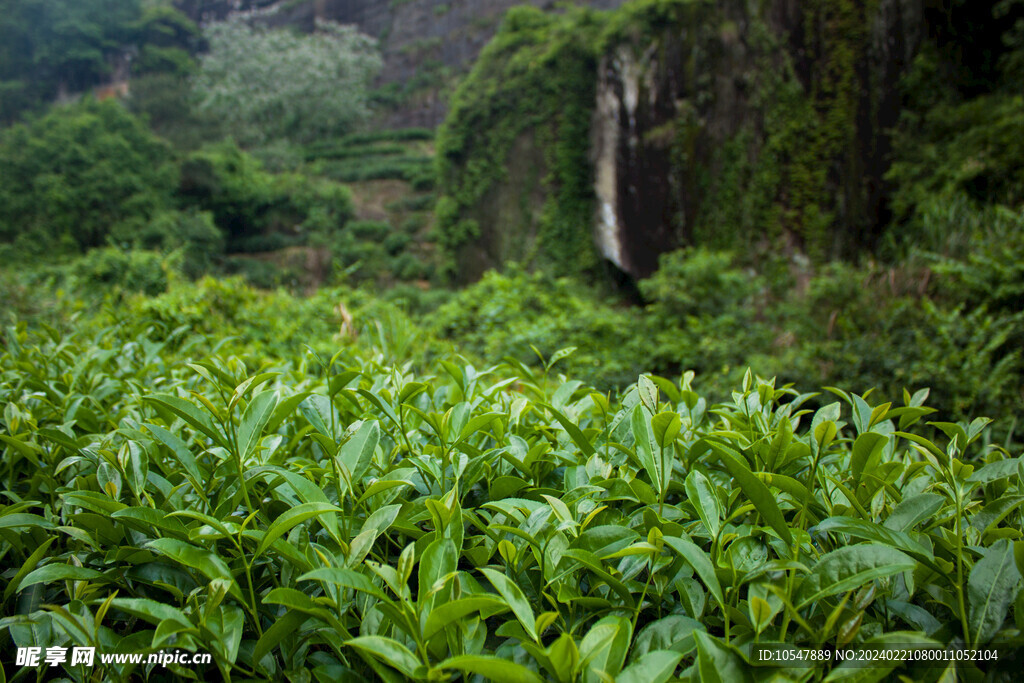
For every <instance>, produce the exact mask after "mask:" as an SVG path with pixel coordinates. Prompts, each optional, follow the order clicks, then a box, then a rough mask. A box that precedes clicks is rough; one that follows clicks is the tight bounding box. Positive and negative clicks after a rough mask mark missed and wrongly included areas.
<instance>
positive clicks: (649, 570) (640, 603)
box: [631, 555, 655, 633]
mask: <svg viewBox="0 0 1024 683" xmlns="http://www.w3.org/2000/svg"><path fill="white" fill-rule="evenodd" d="M649 561H650V563H651V565H650V567H648V568H647V582H646V583H644V590H643V592H641V593H640V600H639V601H638V602H637V604H636V612H635V613H634V614H633V628H632V630H631V632H632V633H636V624H637V622H638V621H639V620H640V612H642V611H643V609H644V600H646V599H647V589H648V588H649V587H650V585H651V579H653V578H654V571H655V570H654V556H653V555H652V556H651V558H650V560H649Z"/></svg>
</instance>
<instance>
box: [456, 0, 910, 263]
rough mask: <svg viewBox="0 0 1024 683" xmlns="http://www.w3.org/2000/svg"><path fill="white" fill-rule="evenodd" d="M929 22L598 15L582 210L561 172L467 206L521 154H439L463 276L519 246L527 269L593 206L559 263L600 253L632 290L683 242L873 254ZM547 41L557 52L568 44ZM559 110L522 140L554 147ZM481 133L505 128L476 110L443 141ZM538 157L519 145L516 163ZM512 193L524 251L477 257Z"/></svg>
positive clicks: (477, 73) (731, 1) (702, 13)
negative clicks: (478, 169) (492, 167)
mask: <svg viewBox="0 0 1024 683" xmlns="http://www.w3.org/2000/svg"><path fill="white" fill-rule="evenodd" d="M923 12H924V8H923V2H922V0H804V1H802V2H797V1H796V0H766V1H764V2H757V3H754V2H747V1H746V0H720V1H718V2H691V1H687V0H637V1H634V2H631V3H628V4H626V5H625V6H624V7H622V8H621V9H619V10H617V11H615V12H614V13H611V14H609V15H602V16H601V18H600V19H599V20H598V21H599V22H600V23H601V28H600V30H598V31H597V32H596V34H595V35H596V38H594V39H593V41H592V43H591V47H592V50H593V61H592V69H593V70H592V72H590V73H589V74H587V76H586V77H588V78H590V79H592V81H593V84H594V87H593V89H592V91H591V92H590V93H589V94H588V97H590V101H589V102H588V103H587V110H588V112H589V116H590V129H589V132H590V135H589V140H588V142H587V145H588V149H589V159H590V163H589V165H588V168H587V169H585V170H580V173H579V175H580V176H582V177H587V178H588V179H589V181H590V183H591V184H590V185H589V189H590V196H589V197H584V196H583V195H582V194H581V193H579V192H576V193H575V194H572V193H570V195H567V194H566V192H565V187H566V185H565V182H566V179H565V178H564V177H553V176H552V175H551V174H550V173H548V174H547V175H544V174H543V173H542V174H540V176H538V177H539V180H538V181H537V182H536V184H537V185H538V186H539V187H540V188H541V189H540V192H539V194H540V196H541V199H540V201H539V203H538V202H537V201H533V200H531V199H530V197H531V196H534V195H537V194H538V191H537V189H536V188H526V189H525V190H524V189H522V188H521V186H522V185H523V179H522V178H516V177H512V176H511V175H506V176H504V177H501V178H499V179H497V180H496V181H495V183H494V186H493V187H490V188H488V190H487V192H486V193H484V192H479V191H478V192H476V193H475V194H474V193H472V192H467V188H468V187H469V183H468V180H469V176H467V175H466V174H465V173H463V172H462V171H461V170H460V169H469V168H472V167H474V166H478V165H479V164H480V163H482V161H481V158H482V156H483V155H484V154H487V155H490V156H495V155H497V156H502V155H503V154H507V153H509V151H510V150H512V147H511V146H510V145H508V144H507V143H505V142H502V141H498V140H493V139H492V140H491V141H490V142H489V143H488V142H486V141H483V140H477V141H476V142H475V143H474V144H473V145H472V146H470V147H467V146H466V145H455V146H451V145H448V146H447V147H446V145H445V144H444V142H445V136H444V135H442V137H441V138H439V142H440V143H441V144H440V146H439V152H440V153H441V154H442V155H443V156H444V159H443V166H445V167H448V168H450V169H451V170H450V172H449V173H448V175H447V176H446V177H442V179H441V183H442V186H441V190H442V204H440V205H439V206H440V207H441V209H443V211H439V225H440V227H441V230H442V231H444V230H445V229H446V228H447V229H449V235H452V236H453V239H450V240H449V242H450V243H451V244H453V245H454V248H455V253H456V258H457V260H459V262H460V265H461V264H462V262H463V261H464V260H465V259H466V258H467V255H471V256H474V259H475V260H476V261H478V262H474V263H472V264H471V265H470V266H469V267H465V266H464V265H463V267H462V268H461V270H462V271H463V272H467V273H469V274H470V277H472V275H473V273H476V272H479V271H481V270H483V269H486V268H487V267H492V266H498V265H500V264H501V262H502V261H503V259H505V258H507V257H508V256H509V255H510V254H509V253H507V252H505V251H504V250H503V249H501V248H500V245H501V244H507V243H514V244H516V253H517V254H538V253H542V252H544V251H546V250H538V249H531V246H530V245H531V242H533V241H535V240H536V239H540V238H542V237H543V235H544V234H545V229H546V228H545V225H544V217H545V216H550V215H552V214H558V213H559V209H560V207H563V206H564V205H565V203H566V202H571V203H573V204H574V205H576V206H578V205H579V203H580V202H581V201H585V200H588V201H589V202H590V206H591V214H590V216H591V221H590V225H591V226H592V230H591V231H589V232H588V233H587V234H583V233H581V232H580V231H577V232H576V237H575V239H576V240H577V241H576V243H575V245H574V246H572V247H566V246H565V245H563V246H562V249H567V250H569V251H572V250H575V251H578V252H583V251H591V250H592V251H596V253H597V254H598V255H599V257H600V258H601V259H603V260H604V261H606V262H608V263H610V264H612V265H614V266H615V268H616V269H617V270H619V271H621V272H622V273H625V274H627V275H628V276H630V277H632V278H642V277H646V276H647V275H649V274H650V273H652V272H653V271H654V270H655V269H656V268H657V264H658V258H659V256H660V255H661V254H663V253H665V252H666V251H669V250H671V249H674V248H677V247H679V246H681V245H685V244H693V243H703V244H710V245H713V246H717V247H720V248H733V249H735V248H740V249H749V248H751V247H754V246H757V245H758V244H759V243H765V244H768V243H771V244H773V245H775V247H776V248H780V247H781V248H782V249H783V250H784V251H802V252H804V253H806V254H808V255H809V256H811V257H812V258H814V259H826V258H832V257H837V256H844V255H848V254H850V253H852V252H853V251H854V250H856V249H858V248H861V247H864V246H870V245H871V244H872V243H873V241H874V240H875V239H876V238H877V237H878V234H879V230H880V227H881V226H883V225H884V224H885V222H886V218H887V189H886V183H885V180H884V175H885V171H886V169H887V168H888V164H889V163H890V159H889V151H890V143H889V139H888V131H889V129H891V128H892V127H893V126H894V125H895V124H896V122H897V119H898V117H899V113H900V99H899V95H898V93H899V87H898V85H899V79H900V77H901V75H902V74H903V73H904V72H905V71H906V69H907V68H908V66H909V65H910V63H911V61H912V60H913V58H914V55H915V52H916V50H917V46H918V44H919V42H920V40H921V38H922V35H923V31H924V28H925V27H924V21H923ZM588 21H591V20H588ZM507 30H510V31H511V30H513V29H512V28H511V27H509V28H508V29H507ZM499 40H505V41H506V42H509V43H510V44H511V43H514V42H515V40H514V38H513V37H512V36H505V37H501V36H499ZM531 40H536V37H535V36H534V37H533V38H532V39H531ZM550 42H551V47H550V50H555V49H556V47H557V46H556V43H557V41H556V40H554V39H552V40H551V41H550ZM523 50H528V51H530V54H532V53H533V52H543V50H537V48H536V47H534V46H531V47H529V48H523ZM504 59H505V60H508V61H510V62H513V63H514V62H516V60H517V59H518V58H517V56H516V55H515V54H507V55H505V56H504ZM482 61H483V60H482ZM487 69H491V70H492V72H493V73H491V74H490V76H488V74H486V73H482V72H484V71H485V70H487ZM503 80H504V81H506V82H507V81H508V79H507V77H503V76H502V75H501V71H500V69H494V68H493V66H492V65H488V64H478V65H477V67H476V68H475V69H474V74H472V75H471V76H470V78H469V79H467V81H466V83H467V84H468V85H471V86H472V87H474V88H476V89H478V90H480V89H483V90H484V91H486V92H488V97H489V98H492V99H493V98H500V96H501V94H502V88H503V84H502V82H503ZM477 81H480V82H477ZM464 87H466V86H464ZM488 88H490V90H488ZM461 96H462V97H464V98H465V97H468V94H467V93H461ZM459 97H460V93H457V94H456V100H458V99H459ZM520 97H524V98H530V97H541V95H539V94H537V93H521V94H520ZM564 101H565V107H562V108H560V109H556V110H555V111H554V112H553V113H552V114H551V116H550V117H549V119H548V120H547V121H543V122H539V123H535V124H533V125H531V127H530V131H522V130H520V131H519V133H520V135H522V134H528V135H533V139H534V145H536V146H537V147H538V148H539V149H545V146H547V145H549V144H550V140H551V132H550V131H551V130H552V129H553V128H554V129H557V128H558V125H559V124H558V123H557V121H558V120H559V117H563V116H564V115H565V112H566V107H578V105H579V101H578V100H573V99H572V98H571V97H566V98H565V100H564ZM485 111H486V112H487V113H486V116H485V115H484V112H485ZM511 115H513V116H518V115H519V114H518V113H513V114H511ZM481 119H482V120H483V121H485V122H486V123H485V127H484V128H480V129H478V130H477V134H478V136H479V137H487V136H488V135H490V134H491V133H490V131H491V130H497V129H500V128H501V126H502V125H505V123H504V122H503V121H502V120H501V115H500V113H499V114H497V115H494V113H493V112H491V111H490V110H488V109H487V104H486V103H485V102H480V101H478V102H476V104H475V106H461V107H459V108H457V109H453V111H452V115H451V117H450V119H449V121H448V122H446V124H445V128H446V129H448V130H460V129H462V128H463V127H467V126H468V127H473V126H474V125H476V123H480V122H481ZM474 121H475V122H476V123H474ZM463 137H466V138H468V135H463ZM502 145H504V147H503V148H502V151H501V152H500V153H496V152H495V147H496V146H498V147H501V146H502ZM528 148H529V145H524V143H523V141H522V140H517V142H516V146H515V150H516V152H515V153H516V154H519V155H523V154H529V151H528ZM502 158H507V157H502ZM498 165H501V164H500V163H499V164H498ZM548 170H549V171H550V170H551V169H550V168H549V169H548ZM510 189H512V190H515V191H517V192H520V193H521V196H522V201H520V202H519V203H518V204H517V202H515V201H511V200H509V199H507V198H506V199H505V200H504V202H503V203H504V205H505V206H506V207H512V211H513V213H514V215H511V216H509V215H504V216H503V217H502V218H501V220H502V222H503V223H504V224H505V225H507V226H512V225H517V224H518V225H521V226H524V227H522V228H520V229H519V231H518V233H517V234H518V235H519V238H518V239H517V238H514V237H509V236H502V237H501V238H500V240H492V242H491V243H490V244H489V245H481V244H480V242H481V241H487V240H488V239H489V235H493V232H494V231H493V229H490V230H485V229H483V228H479V229H476V230H474V229H473V228H476V227H479V226H478V224H479V223H480V218H481V211H486V207H482V205H481V202H482V200H483V199H484V198H485V197H488V198H492V197H494V196H500V195H502V193H503V192H507V191H509V190H510ZM445 197H448V198H450V199H451V200H452V201H451V202H447V200H446V199H444V198H445ZM516 206H519V207H521V208H520V209H519V210H518V211H517V210H516V209H515V207H516ZM547 227H549V228H550V227H552V226H547ZM535 235H539V236H540V237H535ZM524 242H525V244H524ZM481 259H482V260H481ZM471 260H473V259H471ZM574 263H575V265H577V266H579V265H584V266H586V264H588V260H587V259H576V260H575V261H574ZM591 265H592V263H591ZM588 267H589V266H588ZM561 268H562V270H572V269H573V264H570V263H568V262H567V261H566V262H563V263H562V264H561ZM590 270H593V268H592V267H590Z"/></svg>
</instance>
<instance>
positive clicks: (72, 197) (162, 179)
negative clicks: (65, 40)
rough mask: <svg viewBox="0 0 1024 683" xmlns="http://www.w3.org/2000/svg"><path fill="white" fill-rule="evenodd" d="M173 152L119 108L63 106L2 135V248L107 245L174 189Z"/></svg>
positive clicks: (157, 206)
mask: <svg viewBox="0 0 1024 683" xmlns="http://www.w3.org/2000/svg"><path fill="white" fill-rule="evenodd" d="M170 160H171V152H170V149H169V148H168V147H167V146H166V144H165V143H163V142H162V141H160V140H159V139H158V138H156V137H154V136H153V134H152V133H150V132H149V130H147V129H146V127H145V125H144V124H143V123H142V122H141V121H139V120H138V119H137V118H135V117H133V116H132V115H131V114H129V113H128V112H127V111H126V110H125V109H124V107H122V106H121V105H120V104H118V103H117V102H114V101H111V100H108V101H105V102H95V101H93V100H91V99H87V100H85V101H84V102H82V103H80V104H77V105H72V106H67V107H58V108H55V109H53V110H51V111H50V112H49V113H48V114H47V115H46V116H44V117H41V118H38V119H36V120H34V121H32V122H30V123H26V124H18V125H15V126H13V127H11V128H10V129H8V130H6V131H4V133H3V134H2V135H0V242H9V243H15V244H16V245H18V246H19V247H20V248H21V250H22V251H23V252H44V251H50V252H52V251H53V250H54V249H55V248H57V249H58V250H60V251H64V252H70V251H76V250H79V249H87V248H89V247H94V246H99V245H102V244H103V243H104V242H105V240H106V237H107V235H108V234H109V232H110V230H111V228H113V227H114V226H116V225H117V224H119V223H122V222H126V221H127V222H131V221H146V220H148V219H149V217H150V216H152V215H153V214H154V213H155V212H156V211H157V210H159V209H161V208H163V207H165V206H167V205H168V203H169V202H170V199H171V192H172V190H173V189H174V185H175V170H174V167H173V165H171V164H170V163H169V162H170Z"/></svg>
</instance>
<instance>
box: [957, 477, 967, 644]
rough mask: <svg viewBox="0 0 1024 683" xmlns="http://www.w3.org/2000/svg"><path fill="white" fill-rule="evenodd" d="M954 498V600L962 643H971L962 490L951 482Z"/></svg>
mask: <svg viewBox="0 0 1024 683" xmlns="http://www.w3.org/2000/svg"><path fill="white" fill-rule="evenodd" d="M953 484H954V488H953V492H954V493H955V494H956V495H955V500H956V602H957V608H958V610H959V612H960V628H962V629H963V631H964V643H967V644H970V643H971V631H970V627H969V625H968V623H967V608H966V606H965V605H964V536H963V527H962V524H963V516H964V511H963V492H962V490H961V489H960V486H959V485H958V484H956V482H955V481H954V482H953Z"/></svg>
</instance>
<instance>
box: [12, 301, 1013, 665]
mask: <svg viewBox="0 0 1024 683" xmlns="http://www.w3.org/2000/svg"><path fill="white" fill-rule="evenodd" d="M209 289H210V295H215V296H216V295H223V296H236V295H239V294H242V293H243V292H244V290H240V291H236V292H234V293H232V292H231V291H223V292H221V293H220V294H217V290H216V288H213V287H212V285H211V286H210V288H209ZM285 314H286V313H285V312H282V315H285ZM383 319H384V317H383V316H382V317H381V318H380V319H379V320H380V321H383ZM375 326H377V325H371V326H370V327H371V328H372V327H375ZM378 329H379V330H380V331H381V334H380V335H379V336H378V337H377V339H376V340H374V341H372V342H370V343H369V344H368V345H360V346H352V345H350V346H344V347H342V348H341V349H340V350H338V351H337V352H336V353H335V354H334V355H333V356H327V355H317V354H315V353H312V352H310V353H306V354H302V353H300V352H298V351H295V352H293V354H292V355H291V356H290V360H284V361H280V360H272V359H270V358H268V357H267V356H266V355H263V354H261V353H259V351H258V349H252V350H250V352H248V353H246V354H245V355H243V356H236V355H230V352H228V351H227V350H226V349H225V348H224V347H223V345H222V342H221V341H219V340H220V337H219V336H207V335H205V334H203V333H196V332H192V331H190V330H188V329H187V328H181V327H179V328H177V330H176V331H175V332H174V333H173V334H172V335H170V336H165V337H164V338H162V339H161V338H158V337H153V336H152V335H151V334H149V333H147V332H145V331H143V330H140V328H139V327H134V326H132V325H130V324H129V325H128V326H125V325H122V326H120V327H119V328H107V329H98V330H94V331H92V332H89V333H88V334H87V333H84V332H79V333H75V334H70V335H62V334H61V333H59V332H57V331H56V330H52V329H51V330H44V329H37V330H30V329H28V328H27V327H26V326H25V325H23V324H21V325H16V326H12V327H8V328H7V329H5V331H4V334H3V344H4V346H3V353H2V355H0V401H2V402H3V404H4V410H3V415H2V418H0V427H2V428H0V444H2V448H3V459H2V460H0V482H3V484H2V485H3V487H4V491H5V495H4V500H3V502H2V503H0V506H2V507H0V555H2V556H3V558H4V567H5V570H4V579H5V581H4V583H5V589H4V594H3V597H2V602H0V615H2V616H0V633H3V634H4V637H5V638H9V639H10V643H11V645H12V646H15V645H16V646H35V647H43V648H46V647H50V646H64V647H68V646H92V647H97V648H98V649H99V651H100V652H155V651H159V650H163V649H170V648H174V649H178V650H186V651H196V652H209V653H211V654H212V655H213V659H214V665H212V666H211V667H209V669H207V670H203V669H202V668H200V669H198V670H196V669H192V670H188V669H186V668H184V667H182V666H180V665H176V664H171V665H169V666H168V667H167V672H166V673H164V672H161V671H160V670H155V669H153V670H150V669H147V668H145V667H140V666H138V665H131V664H112V665H108V667H107V669H106V670H105V671H103V672H102V675H103V676H105V677H107V678H109V679H113V680H127V679H129V678H142V677H149V676H152V677H153V678H155V679H159V678H161V677H163V676H165V675H167V674H170V675H174V676H180V677H191V676H198V677H199V678H200V679H203V680H209V679H210V678H211V677H213V676H216V675H218V674H219V675H220V676H221V677H223V678H225V679H228V678H245V679H247V680H249V679H282V678H289V679H293V678H296V677H301V678H306V679H308V678H309V677H310V676H312V678H314V679H316V680H319V681H335V680H341V679H345V680H378V679H380V680H390V681H399V680H451V679H452V678H453V677H455V678H457V679H462V680H476V679H477V677H484V678H487V679H490V680H495V681H541V680H557V681H601V680H609V679H612V678H614V679H615V680H617V681H667V680H753V679H762V678H767V677H771V676H776V677H783V678H787V679H791V678H797V677H798V678H800V679H801V680H824V679H827V680H837V679H839V678H845V677H854V678H857V679H858V680H860V679H861V678H864V679H869V680H879V679H880V678H883V677H894V676H896V675H902V676H906V677H908V678H912V679H938V678H939V677H944V678H945V677H950V676H953V675H954V674H955V675H957V676H958V677H967V678H975V677H978V678H980V677H987V678H988V679H990V680H1012V678H1013V676H1015V675H1016V673H1017V672H1018V670H1019V666H1020V662H1019V660H1017V659H1014V657H1015V656H1016V655H1015V653H1017V655H1019V652H1020V647H1021V645H1022V644H1024V643H1022V638H1021V631H1020V628H1021V625H1022V623H1021V619H1022V615H1024V594H1022V592H1021V570H1022V569H1024V541H1021V540H1020V539H1021V536H1022V534H1021V527H1022V524H1024V517H1022V514H1024V513H1022V512H1021V506H1022V504H1024V464H1022V461H1021V458H1020V457H1019V456H1016V455H1014V454H1012V453H1009V452H1006V451H1005V450H1003V449H1002V448H1000V447H997V446H993V445H991V444H987V443H986V425H987V424H988V422H987V420H985V419H981V418H979V419H976V420H973V421H971V422H961V423H951V422H943V421H941V416H939V415H935V414H934V411H933V410H932V409H931V408H928V407H927V406H926V405H925V403H926V401H927V394H928V392H927V391H919V392H917V393H915V394H914V395H911V394H909V393H904V395H903V398H902V401H901V402H900V403H898V404H897V403H889V402H885V403H882V402H874V401H871V400H870V399H867V398H865V397H862V396H858V395H855V394H849V393H847V392H844V391H841V390H833V392H832V393H833V394H835V397H836V398H837V399H838V400H835V401H834V402H831V403H827V405H823V406H822V407H821V408H819V409H817V410H810V409H808V408H807V407H806V406H807V405H808V400H809V399H810V398H811V395H809V394H801V393H799V392H798V391H797V390H795V389H793V388H791V387H789V386H778V385H776V384H775V382H773V381H770V380H761V379H757V378H755V377H753V376H752V375H751V374H750V373H748V374H747V375H746V376H745V377H744V378H743V380H742V382H741V384H740V385H738V386H737V387H736V388H735V391H734V392H733V394H732V396H731V398H730V399H729V400H727V401H725V402H723V403H719V404H712V403H710V402H708V401H707V400H706V399H705V398H704V397H702V396H701V395H699V394H698V393H697V392H696V391H694V390H693V388H692V386H691V379H692V374H689V373H688V374H686V375H684V376H683V377H681V378H680V379H679V380H678V381H671V380H668V379H666V378H661V377H654V376H647V375H642V376H640V378H639V380H638V381H636V382H635V383H633V384H632V385H631V386H630V387H629V388H628V389H627V390H625V391H623V392H621V393H620V394H618V395H609V394H605V393H601V392H598V391H595V390H593V389H592V388H590V387H588V386H587V385H586V384H583V383H582V382H580V381H578V380H569V379H565V378H564V377H559V378H554V377H552V376H551V375H550V374H549V373H547V372H544V373H538V372H533V371H531V370H530V369H528V368H525V367H524V366H522V365H521V364H518V363H514V364H512V365H502V366H495V367H490V368H485V369H477V368H475V367H474V366H473V365H471V364H469V363H468V362H466V361H459V362H455V361H453V359H451V358H445V357H441V358H439V359H438V360H437V361H435V362H430V361H427V360H425V359H422V358H421V359H420V360H419V361H417V362H415V363H413V362H407V361H406V360H405V359H406V358H409V357H408V356H407V355H405V354H404V353H403V348H402V344H403V343H405V342H408V339H407V338H404V339H403V337H404V333H402V332H401V331H400V330H399V331H398V334H397V335H393V336H391V337H390V339H389V338H388V335H387V334H385V333H384V332H383V327H379V326H378ZM394 329H397V328H394ZM364 336H367V335H366V334H365V329H364ZM175 337H177V338H178V343H176V342H175ZM181 341H185V343H180V342H181ZM218 349H219V350H218ZM563 355H564V353H556V354H554V356H553V357H552V358H551V360H550V361H549V362H548V363H546V365H547V366H550V365H551V364H552V363H553V362H554V361H555V360H557V358H558V357H559V356H563ZM394 361H397V362H394ZM925 421H928V422H927V425H925ZM924 426H928V427H929V431H931V430H936V433H938V434H940V438H937V439H933V438H926V437H925V436H922V431H921V429H920V428H921V427H924ZM767 645H775V646H777V647H780V648H785V647H792V646H795V645H801V646H808V647H822V648H829V649H827V650H826V652H829V653H832V654H829V661H826V662H823V663H822V664H820V665H818V666H815V667H813V668H807V667H806V666H803V667H799V666H790V665H789V664H790V663H789V662H775V663H757V661H756V659H757V657H756V652H757V651H758V649H759V648H762V647H764V646H767ZM975 646H976V647H984V648H986V651H987V652H991V653H995V655H996V656H997V657H998V658H997V659H995V660H988V661H949V660H947V661H946V662H943V663H942V665H941V666H939V667H935V666H934V665H932V666H930V667H926V666H921V665H916V666H915V665H913V664H909V663H902V661H901V660H892V661H888V660H887V661H882V662H876V663H877V664H878V666H877V667H875V668H871V669H863V668H857V667H856V666H854V663H853V662H846V663H842V664H840V663H837V662H836V661H835V659H834V658H835V655H834V653H835V652H836V651H845V650H847V649H849V648H881V649H887V650H892V651H895V650H907V649H929V648H932V649H936V650H943V649H945V648H947V647H948V648H955V647H975ZM5 664H6V662H5ZM25 671H26V673H27V674H28V675H31V672H30V671H28V670H25ZM60 671H61V674H60V675H64V676H66V677H68V678H70V679H72V680H79V681H84V680H90V679H91V678H92V677H93V676H94V675H95V674H96V673H97V672H96V671H95V670H93V669H88V668H85V667H82V666H80V665H79V666H70V665H69V664H67V663H65V664H64V665H61V667H60ZM24 675H25V674H22V676H24Z"/></svg>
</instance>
